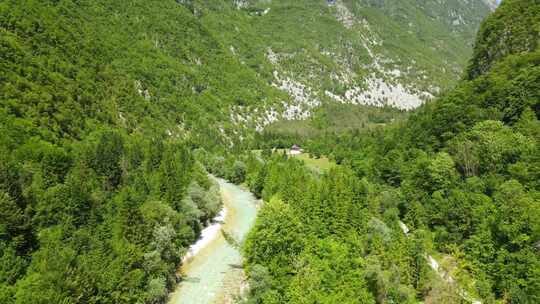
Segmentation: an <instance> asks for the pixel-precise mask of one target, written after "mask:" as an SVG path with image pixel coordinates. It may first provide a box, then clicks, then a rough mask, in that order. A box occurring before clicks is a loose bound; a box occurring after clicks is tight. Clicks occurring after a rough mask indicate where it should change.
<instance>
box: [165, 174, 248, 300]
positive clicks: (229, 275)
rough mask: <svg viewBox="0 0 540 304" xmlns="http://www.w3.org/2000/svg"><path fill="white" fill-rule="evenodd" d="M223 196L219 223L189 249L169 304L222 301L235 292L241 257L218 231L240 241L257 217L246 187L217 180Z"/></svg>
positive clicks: (240, 275)
mask: <svg viewBox="0 0 540 304" xmlns="http://www.w3.org/2000/svg"><path fill="white" fill-rule="evenodd" d="M217 181H218V183H219V185H220V188H221V194H222V197H223V205H224V210H223V212H222V213H221V215H222V216H221V218H219V219H223V223H222V224H221V223H219V222H217V223H214V224H213V225H211V226H209V227H207V228H206V229H205V230H204V231H203V233H202V237H201V239H200V240H199V241H198V242H197V243H196V244H194V245H193V246H192V247H191V248H190V252H191V254H190V255H189V257H188V258H187V259H186V260H185V261H184V263H183V265H182V267H181V269H180V272H181V273H182V277H183V281H182V282H181V283H180V284H179V285H178V287H177V288H176V290H175V292H174V293H173V294H172V295H171V297H170V301H169V304H214V303H216V304H224V303H230V302H232V301H231V300H232V297H233V296H234V295H235V294H238V293H239V291H240V289H241V286H242V282H243V280H244V273H243V270H242V268H241V265H242V257H241V255H240V252H239V251H238V249H236V248H234V247H233V246H231V245H230V244H229V243H227V241H226V240H225V238H224V237H223V235H222V234H221V232H220V230H221V229H223V230H224V231H226V232H228V233H230V234H231V235H232V236H234V238H235V239H237V240H242V239H243V238H244V237H245V236H246V234H247V232H248V231H249V229H250V228H251V227H252V226H253V224H254V222H255V218H256V216H257V200H256V199H255V197H254V196H253V195H252V194H251V193H250V192H249V191H247V190H244V189H242V188H241V187H239V186H236V185H233V184H231V183H228V182H226V181H224V180H222V179H217Z"/></svg>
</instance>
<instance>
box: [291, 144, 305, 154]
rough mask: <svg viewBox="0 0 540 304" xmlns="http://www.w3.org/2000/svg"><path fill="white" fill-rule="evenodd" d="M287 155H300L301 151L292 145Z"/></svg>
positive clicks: (298, 147) (297, 146)
mask: <svg viewBox="0 0 540 304" xmlns="http://www.w3.org/2000/svg"><path fill="white" fill-rule="evenodd" d="M289 154H291V155H298V154H302V149H300V146H299V145H296V144H295V145H293V146H292V147H291V150H290V152H289Z"/></svg>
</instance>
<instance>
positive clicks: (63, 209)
mask: <svg viewBox="0 0 540 304" xmlns="http://www.w3.org/2000/svg"><path fill="white" fill-rule="evenodd" d="M21 2H23V3H24V5H21V4H20V3H19V1H10V0H8V1H4V2H1V3H0V34H1V35H0V56H1V61H0V303H6V304H27V303H37V304H49V303H62V304H68V303H70V304H71V303H155V304H158V303H166V302H167V301H168V296H169V293H170V292H171V291H172V290H173V289H174V288H175V286H176V285H177V283H178V282H179V281H181V280H182V279H183V278H182V274H179V273H178V272H177V269H178V267H179V266H180V265H181V264H182V258H183V256H184V255H185V253H186V252H187V250H188V247H189V245H190V244H192V243H194V242H195V241H196V240H197V239H198V238H199V236H200V234H201V230H202V229H203V228H204V227H205V226H207V225H208V224H209V223H210V222H211V219H212V218H214V217H215V216H216V215H217V214H218V213H219V212H220V210H221V209H222V207H223V206H222V196H221V194H220V189H219V185H218V184H217V183H216V182H215V180H214V178H213V177H211V175H213V176H215V177H220V178H224V179H226V180H228V181H230V182H232V183H235V184H238V185H243V186H244V187H246V188H248V189H249V191H251V192H252V193H253V194H254V195H255V196H256V197H257V198H260V199H261V200H262V202H263V203H262V206H261V207H260V210H259V213H258V216H257V220H256V223H255V225H254V226H253V228H252V229H251V231H250V232H249V234H248V236H247V238H246V239H245V240H238V247H240V250H241V252H242V254H243V258H244V263H243V265H242V266H243V268H244V270H245V273H246V281H247V286H248V287H249V288H248V290H247V291H246V292H245V293H244V294H243V295H242V296H240V297H238V299H236V301H237V302H238V303H242V304H248V303H249V304H263V303H264V304H277V303H297V304H300V303H302V304H309V303H313V304H315V303H319V304H323V303H324V304H332V303H342V304H355V303H358V304H364V303H365V304H370V303H373V304H375V303H411V304H413V303H426V304H429V303H449V304H451V303H475V304H478V303H493V304H506V303H508V304H516V303H525V304H529V303H531V304H534V303H540V149H539V145H540V122H539V118H540V105H539V101H540V48H539V44H540V2H539V1H538V0H505V1H503V2H502V4H501V5H500V6H499V7H498V8H497V10H496V11H495V12H493V13H492V14H491V15H489V16H488V17H487V19H485V20H484V22H483V23H482V25H481V26H480V30H479V32H478V34H477V38H476V41H475V43H474V48H473V49H472V57H471V59H470V60H469V63H468V66H467V67H466V68H465V70H464V71H463V75H462V76H461V78H460V79H459V80H457V81H455V83H453V82H452V81H453V80H452V79H451V77H449V79H446V78H445V77H447V76H440V77H441V78H445V79H444V81H443V82H445V83H447V85H446V86H445V87H447V89H446V90H444V91H443V92H442V93H441V94H440V95H439V96H436V97H435V98H434V100H432V101H428V102H426V103H425V104H423V105H422V106H421V107H420V108H418V109H416V110H413V111H410V112H405V111H402V110H397V109H391V108H387V107H383V108H378V107H372V106H361V105H334V104H326V103H325V104H323V106H322V107H321V110H320V111H319V112H315V113H314V114H313V116H312V117H311V118H308V119H307V120H303V121H296V120H291V121H288V122H285V124H284V125H280V123H283V122H276V123H275V124H273V125H272V124H271V125H269V126H268V127H267V128H265V129H264V130H262V131H261V130H255V128H252V127H253V126H249V127H246V128H237V126H234V125H233V124H231V123H222V121H227V120H228V119H229V118H230V116H229V113H228V112H227V111H228V109H230V107H231V106H232V107H234V106H238V105H241V106H246V107H247V106H249V105H250V103H253V104H255V103H257V102H263V101H264V102H265V103H270V104H271V103H272V102H276V103H278V100H280V99H281V98H283V96H284V95H285V94H284V93H283V92H281V91H279V90H277V89H276V87H275V86H274V85H272V84H271V83H270V81H269V80H268V79H267V78H265V77H271V76H269V75H271V74H272V73H271V72H270V68H269V67H267V66H265V65H264V64H262V63H260V62H259V60H261V59H260V58H258V57H257V56H255V55H253V54H248V55H245V56H246V57H245V58H243V59H239V58H236V57H234V56H232V55H231V54H230V53H229V52H228V50H227V49H228V46H226V45H225V43H227V41H228V40H227V39H230V37H225V38H224V37H221V36H220V35H224V34H223V33H220V32H219V30H218V28H219V26H216V24H215V23H219V22H218V20H219V18H218V16H219V14H217V13H216V11H219V7H220V6H221V5H222V4H221V3H218V2H215V1H208V3H206V2H205V1H200V2H199V1H178V3H177V2H174V1H150V2H151V4H152V5H147V4H145V3H143V2H144V1H132V2H129V1H118V2H116V1H67V0H65V1H33V0H24V1H21ZM122 2H126V3H122ZM150 2H149V3H150ZM328 2H330V1H328ZM368 2H369V1H368ZM201 3H204V5H206V6H204V5H202V4H201ZM235 3H236V2H235ZM403 3H405V2H403ZM323 4H324V5H326V1H325V2H324V3H323ZM201 7H202V9H200V8H201ZM205 7H207V8H208V7H209V9H207V10H205V9H204V8H205ZM198 9H200V10H198ZM166 12H168V14H170V15H164V14H165V13H166ZM225 12H227V14H228V15H227V16H228V17H231V16H233V17H237V15H236V14H237V13H236V12H234V11H233V10H230V11H228V10H225ZM249 13H250V14H252V13H254V14H258V15H260V14H261V13H260V11H258V10H255V11H254V12H253V11H249ZM198 14H199V15H198ZM201 15H202V16H203V17H201ZM258 15H257V16H258ZM145 16H146V17H145ZM233 17H231V19H234V18H233ZM201 18H202V19H204V18H206V20H205V21H200V19H201ZM243 18H244V17H239V21H238V20H236V21H235V22H246V23H245V24H244V23H241V24H239V23H236V25H235V26H238V25H243V26H244V27H245V28H242V29H241V31H247V29H246V28H249V23H248V22H247V21H246V20H248V19H243ZM246 18H247V17H246ZM156 20H160V22H155V21H156ZM205 22H206V23H205ZM230 24H234V23H232V22H231V23H230ZM230 24H229V25H230ZM231 27H232V26H231ZM240 27H241V26H240ZM150 29H151V30H150ZM393 29H394V28H393ZM179 32H182V33H183V35H175V33H179ZM150 33H154V35H152V34H150ZM155 33H158V34H155ZM225 36H226V35H225ZM134 37H137V38H136V39H135V38H134ZM179 37H182V38H181V39H180V38H179ZM249 38H250V39H253V40H254V41H257V42H256V43H261V42H260V40H262V39H263V38H265V37H262V38H261V37H258V38H254V36H249ZM287 38H288V39H290V38H291V37H287ZM420 40H422V39H420ZM134 41H135V42H134ZM256 43H255V42H254V44H256ZM414 47H416V46H414ZM248 49H249V48H248ZM250 50H251V49H250ZM248 53H249V52H248ZM457 57H459V56H457ZM423 58H425V57H423ZM244 60H245V61H244ZM201 62H203V63H202V64H201ZM246 62H247V64H246ZM425 64H426V66H428V63H425ZM429 64H432V62H429ZM430 66H431V65H430ZM295 68H297V69H299V68H302V65H300V64H298V66H295ZM217 71H219V73H217ZM261 75H262V76H261ZM449 83H453V84H452V85H450V84H449ZM291 130H292V131H291ZM298 130H300V131H298ZM293 144H298V145H300V146H301V147H302V148H303V149H304V154H307V155H309V156H310V157H311V158H313V159H319V158H325V159H326V158H328V159H329V162H331V163H332V165H331V166H330V169H325V170H317V169H314V168H313V167H311V166H309V165H308V164H306V162H305V161H302V160H301V159H300V158H297V157H293V156H291V155H289V154H288V153H286V152H284V150H281V149H282V148H289V147H291V146H292V145H293ZM277 148H279V149H280V150H277ZM435 260H436V261H438V263H437V267H434V266H433V261H435ZM439 264H440V265H439ZM201 304H203V303H201Z"/></svg>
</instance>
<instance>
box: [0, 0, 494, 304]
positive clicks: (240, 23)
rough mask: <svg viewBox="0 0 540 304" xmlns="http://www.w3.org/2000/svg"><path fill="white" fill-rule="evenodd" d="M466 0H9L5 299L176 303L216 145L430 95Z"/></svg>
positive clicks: (1, 255) (450, 61)
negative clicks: (339, 105) (318, 110)
mask: <svg viewBox="0 0 540 304" xmlns="http://www.w3.org/2000/svg"><path fill="white" fill-rule="evenodd" d="M469 2H470V1H465V0H453V1H445V2H444V3H443V2H434V3H431V4H429V5H428V4H426V3H425V1H403V2H401V1H400V2H395V1H385V2H377V3H378V4H377V3H375V2H370V1H367V2H351V1H324V0H320V1H307V0H302V1H284V0H283V1H240V0H238V1H218V0H204V1H203V0H201V1H197V0H194V1H189V0H182V1H180V0H179V1H172V0H132V1H107V0H83V1H75V0H63V1H57V0H42V1H38V0H6V1H1V2H0V54H1V57H2V60H1V61H0V302H1V303H7V304H26V303H37V304H49V303H162V302H164V301H165V300H166V298H167V292H168V291H169V290H170V289H171V288H172V287H173V286H174V285H175V283H176V281H177V280H178V277H177V276H176V274H175V270H176V267H177V266H178V264H179V263H180V261H181V258H182V254H183V252H185V250H186V248H187V246H188V245H189V244H190V243H192V242H193V241H194V240H196V239H197V237H198V235H199V233H200V230H201V228H202V227H203V226H204V225H205V224H207V222H208V220H209V219H210V218H212V217H213V216H214V215H215V214H216V212H218V210H219V208H220V201H219V195H218V191H217V188H216V185H215V184H214V183H212V182H211V181H210V180H209V179H208V177H207V172H206V171H205V169H204V168H203V167H202V165H201V164H200V162H199V161H201V159H204V158H205V157H206V156H208V155H207V154H206V153H205V152H204V150H203V149H201V147H204V149H206V150H208V151H211V152H216V153H217V152H220V151H221V152H224V151H227V152H231V151H230V150H234V149H232V147H233V146H234V147H235V148H238V147H241V143H242V142H243V141H246V140H245V139H246V138H248V137H250V136H252V134H253V133H254V130H255V129H261V128H263V127H264V126H265V125H267V124H268V123H270V122H272V121H275V120H278V119H283V118H304V117H307V116H308V115H310V114H311V111H313V108H314V107H316V106H318V105H320V104H322V103H324V102H334V103H335V102H336V101H337V102H351V103H359V104H374V105H378V106H381V105H385V104H388V105H392V106H396V107H399V108H406V109H409V108H414V107H416V106H418V105H420V104H421V103H422V102H423V101H424V100H426V99H428V98H430V96H431V95H435V94H437V92H438V91H439V88H446V87H449V86H452V84H453V83H455V81H456V79H457V77H458V74H459V72H460V71H461V69H462V68H463V65H464V62H463V59H462V58H464V56H466V55H467V54H468V53H469V47H468V46H467V43H468V42H469V41H470V40H471V39H472V32H474V30H475V28H476V26H477V24H478V20H479V18H481V16H484V15H486V14H487V13H488V11H489V9H488V7H487V6H485V5H481V3H483V2H480V1H477V2H474V3H475V4H473V5H471V3H469ZM381 4H382V6H381ZM449 8H451V12H452V13H451V14H450V16H448V15H447V14H445V13H444V12H445V11H446V10H447V9H449ZM465 8H468V9H465ZM441 66H444V67H445V70H443V68H441ZM336 113H338V114H339V113H340V112H339V111H336ZM374 113H376V114H377V115H379V114H378V112H377V111H374ZM340 115H341V114H340ZM385 115H386V114H385V113H382V114H381V117H383V118H384V119H385V121H386V118H385V117H386V116H385ZM338 117H346V119H348V120H354V118H351V117H350V116H338ZM213 165H215V166H216V167H219V166H225V165H231V166H234V170H232V171H231V172H232V173H231V174H230V176H228V177H236V175H239V176H241V175H242V174H244V173H245V166H244V164H243V163H238V162H234V160H232V158H227V159H217V160H216V162H214V163H213Z"/></svg>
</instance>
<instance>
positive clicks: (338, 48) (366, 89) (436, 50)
mask: <svg viewBox="0 0 540 304" xmlns="http://www.w3.org/2000/svg"><path fill="white" fill-rule="evenodd" d="M237 4H238V1H236V2H235V5H232V6H230V7H228V6H227V5H225V4H217V2H215V1H207V2H206V3H205V4H204V5H202V4H200V5H201V6H200V9H199V11H202V12H203V13H202V15H203V18H202V19H201V20H203V22H204V24H205V26H207V27H208V28H210V29H213V30H215V31H216V32H218V31H220V33H219V34H218V35H217V36H219V37H220V38H222V42H223V44H224V45H225V46H228V48H229V49H230V50H231V53H232V54H233V55H234V56H235V57H236V58H238V60H239V61H240V62H242V64H244V65H246V66H249V67H251V68H252V69H253V70H254V71H255V73H257V74H258V75H259V76H261V77H263V78H264V79H265V81H267V82H268V83H270V84H271V86H273V87H274V88H276V89H278V90H279V91H281V92H283V93H286V95H285V97H284V98H283V97H279V98H278V100H276V101H274V102H272V101H269V100H267V101H266V102H264V103H260V104H258V105H257V107H255V108H254V107H252V106H247V107H246V106H242V105H240V106H238V107H233V108H231V110H232V114H231V121H232V122H233V123H234V124H237V125H238V124H242V125H245V124H248V125H249V124H250V123H249V122H252V123H251V125H254V126H255V127H256V128H257V129H261V128H263V127H264V126H265V125H266V124H268V123H271V122H273V121H275V120H279V119H288V120H290V119H305V118H307V117H309V116H310V115H311V113H312V111H313V109H314V108H317V107H318V106H320V105H321V104H323V103H326V102H334V103H348V104H361V105H373V106H381V107H382V106H391V107H395V108H399V109H404V110H410V109H414V108H416V107H418V106H420V105H421V104H422V103H424V102H426V101H428V100H430V99H432V98H433V96H436V95H437V94H438V93H439V92H440V91H441V90H442V89H445V88H448V87H451V86H452V85H453V83H454V82H455V81H456V80H457V79H458V78H459V76H460V75H461V72H462V70H463V67H464V66H465V64H466V61H467V58H468V57H469V56H470V54H471V45H472V43H473V37H474V35H475V33H476V30H477V27H478V25H479V24H480V22H481V20H482V19H483V18H484V17H485V16H486V15H487V14H488V13H489V12H490V8H489V7H488V6H487V5H486V3H484V2H482V1H474V2H472V3H471V2H470V1H466V0H451V1H433V2H429V3H426V2H425V1H418V0H404V1H373V0H360V1H351V0H333V1H328V0H324V1H307V0H299V1H294V2H291V1H285V0H273V1H268V0H264V1H263V0H261V1H257V0H252V1H242V5H237ZM224 30H228V32H223V31H224Z"/></svg>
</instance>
